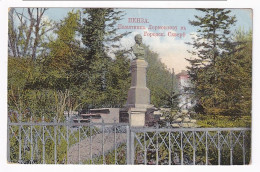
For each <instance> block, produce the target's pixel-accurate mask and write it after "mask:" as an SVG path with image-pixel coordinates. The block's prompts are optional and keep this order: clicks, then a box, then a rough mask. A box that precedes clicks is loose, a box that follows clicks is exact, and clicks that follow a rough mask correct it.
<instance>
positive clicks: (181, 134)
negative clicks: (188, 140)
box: [180, 131, 183, 165]
mask: <svg viewBox="0 0 260 172" xmlns="http://www.w3.org/2000/svg"><path fill="white" fill-rule="evenodd" d="M180 132H181V165H183V147H182V139H183V133H182V131H180Z"/></svg>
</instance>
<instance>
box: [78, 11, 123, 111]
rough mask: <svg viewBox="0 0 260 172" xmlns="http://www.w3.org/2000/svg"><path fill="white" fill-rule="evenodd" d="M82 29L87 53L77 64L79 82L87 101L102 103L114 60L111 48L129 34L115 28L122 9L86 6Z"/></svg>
mask: <svg viewBox="0 0 260 172" xmlns="http://www.w3.org/2000/svg"><path fill="white" fill-rule="evenodd" d="M84 14H85V15H86V16H85V18H83V25H82V28H81V34H82V43H83V44H84V46H85V51H84V54H85V56H84V57H83V58H82V59H81V60H80V61H79V63H78V68H77V69H78V71H79V74H80V75H78V78H79V82H81V84H84V88H82V89H84V90H85V91H86V94H85V96H87V98H85V102H86V103H87V104H89V105H91V106H94V107H95V106H96V107H97V106H101V105H102V104H105V102H106V89H107V81H106V78H107V75H108V68H109V64H110V63H111V61H112V59H111V57H110V56H109V55H108V52H109V51H110V50H111V49H114V48H118V44H117V43H118V41H119V40H120V39H121V38H122V37H123V36H125V35H127V34H128V33H123V34H119V33H117V29H116V27H115V25H116V23H117V22H118V21H119V20H120V19H121V17H122V16H123V12H122V11H119V10H115V9H112V8H93V9H84Z"/></svg>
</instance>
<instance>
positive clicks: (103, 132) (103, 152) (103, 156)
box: [102, 118, 106, 164]
mask: <svg viewBox="0 0 260 172" xmlns="http://www.w3.org/2000/svg"><path fill="white" fill-rule="evenodd" d="M104 125H105V124H104V119H103V118H102V158H103V164H106V161H105V149H104V144H105V142H104V141H105V140H104V134H105V131H104V127H105V126H104Z"/></svg>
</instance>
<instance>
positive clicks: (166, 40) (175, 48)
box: [121, 30, 191, 73]
mask: <svg viewBox="0 0 260 172" xmlns="http://www.w3.org/2000/svg"><path fill="white" fill-rule="evenodd" d="M144 31H148V30H141V31H135V32H132V33H131V34H129V35H128V36H127V37H125V38H123V39H122V40H121V45H122V47H123V48H130V47H131V46H133V45H134V43H135V41H134V36H135V35H136V34H141V35H144V34H143V33H144ZM168 31H169V30H166V31H164V32H163V33H164V34H165V36H164V37H147V36H143V42H144V44H146V45H149V47H150V49H151V50H152V51H154V52H156V53H158V54H159V58H160V59H161V61H162V62H163V63H164V64H165V65H166V66H167V67H168V68H174V71H175V73H179V72H181V70H186V67H187V66H188V65H189V63H188V61H187V60H185V58H189V57H190V54H189V53H188V52H187V50H188V49H189V48H190V47H189V46H188V45H186V44H185V42H189V41H191V36H190V33H188V34H187V33H186V35H185V37H184V38H181V39H176V37H169V36H167V35H168ZM149 32H150V33H151V31H149ZM171 32H172V33H173V32H174V31H171Z"/></svg>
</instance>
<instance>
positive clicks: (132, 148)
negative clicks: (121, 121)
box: [130, 130, 135, 165]
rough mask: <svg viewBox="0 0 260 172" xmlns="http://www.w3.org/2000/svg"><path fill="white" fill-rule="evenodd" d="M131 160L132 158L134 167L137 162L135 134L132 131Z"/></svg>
mask: <svg viewBox="0 0 260 172" xmlns="http://www.w3.org/2000/svg"><path fill="white" fill-rule="evenodd" d="M130 142H131V143H130V155H131V156H130V158H131V164H132V165H134V160H135V145H134V144H135V133H134V132H132V131H131V130H130Z"/></svg>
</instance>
